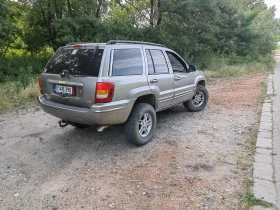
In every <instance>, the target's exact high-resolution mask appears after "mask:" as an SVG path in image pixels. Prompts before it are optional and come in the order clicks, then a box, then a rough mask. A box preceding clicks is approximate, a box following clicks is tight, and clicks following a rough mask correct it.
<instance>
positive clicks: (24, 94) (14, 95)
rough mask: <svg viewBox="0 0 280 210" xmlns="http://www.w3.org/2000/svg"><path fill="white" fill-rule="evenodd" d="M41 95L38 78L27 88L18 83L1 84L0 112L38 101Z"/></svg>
mask: <svg viewBox="0 0 280 210" xmlns="http://www.w3.org/2000/svg"><path fill="white" fill-rule="evenodd" d="M39 94H40V93H39V87H38V82H37V79H36V78H33V79H32V80H31V82H30V83H29V85H28V86H26V88H23V86H22V84H21V83H20V82H18V81H14V82H6V83H0V98H1V100H0V111H3V110H5V109H8V108H12V107H15V106H19V105H24V104H26V103H28V102H31V101H36V96H38V95H39Z"/></svg>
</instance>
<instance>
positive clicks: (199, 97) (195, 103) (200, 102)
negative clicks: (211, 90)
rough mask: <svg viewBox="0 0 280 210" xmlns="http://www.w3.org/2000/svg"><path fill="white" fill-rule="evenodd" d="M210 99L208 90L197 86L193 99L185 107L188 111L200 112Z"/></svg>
mask: <svg viewBox="0 0 280 210" xmlns="http://www.w3.org/2000/svg"><path fill="white" fill-rule="evenodd" d="M208 98H209V94H208V90H207V89H206V88H205V87H204V86H203V85H197V88H196V92H195V94H194V95H193V97H192V99H191V100H188V101H186V102H184V103H183V105H184V107H185V108H186V109H187V110H188V111H191V112H198V111H201V110H203V109H204V108H205V106H206V104H207V102H208Z"/></svg>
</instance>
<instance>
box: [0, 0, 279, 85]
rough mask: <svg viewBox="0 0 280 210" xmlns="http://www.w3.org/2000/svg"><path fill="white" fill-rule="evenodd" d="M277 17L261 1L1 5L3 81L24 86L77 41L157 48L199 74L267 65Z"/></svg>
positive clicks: (83, 0)
mask: <svg viewBox="0 0 280 210" xmlns="http://www.w3.org/2000/svg"><path fill="white" fill-rule="evenodd" d="M274 14H275V8H273V7H272V8H268V7H267V6H266V5H265V3H264V0H209V1H207V2H206V1H205V0H122V1H120V0H79V1H76V0H19V1H17V2H16V1H11V0H2V1H1V2H0V61H1V65H0V82H1V81H4V80H5V79H6V78H8V77H9V78H12V79H13V78H14V79H16V78H21V79H20V80H21V81H25V79H24V77H22V76H21V75H22V74H36V73H39V72H40V71H42V66H44V64H45V63H46V60H47V59H48V58H49V53H47V52H48V50H49V49H52V51H55V50H57V49H58V48H59V47H60V46H62V45H65V44H66V43H68V42H79V41H89V42H107V41H108V40H110V39H128V40H142V41H150V42H157V43H162V44H164V45H166V46H167V47H169V48H172V49H174V50H175V51H177V52H178V53H180V54H181V55H182V56H183V57H184V58H185V59H186V60H187V61H188V62H189V63H195V64H197V65H198V66H199V67H200V68H202V69H203V68H204V69H205V68H207V69H211V68H213V67H215V66H217V65H218V63H220V62H224V63H226V64H243V63H249V62H252V61H254V62H256V61H257V62H266V61H267V60H265V59H264V58H271V56H270V55H271V53H272V51H273V50H274V49H276V47H277V45H276V40H278V41H279V37H280V23H279V20H275V19H274ZM42 55H43V57H44V58H43V59H42ZM35 60H37V63H36V62H35ZM29 61H30V62H29ZM33 61H34V62H33ZM23 83H25V82H23Z"/></svg>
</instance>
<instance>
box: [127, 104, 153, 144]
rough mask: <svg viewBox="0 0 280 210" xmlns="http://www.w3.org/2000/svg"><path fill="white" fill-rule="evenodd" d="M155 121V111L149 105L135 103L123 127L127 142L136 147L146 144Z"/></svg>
mask: <svg viewBox="0 0 280 210" xmlns="http://www.w3.org/2000/svg"><path fill="white" fill-rule="evenodd" d="M156 120H157V118H156V112H155V109H154V108H153V107H152V106H151V105H150V104H146V103H136V104H135V105H134V107H133V109H132V111H131V113H130V115H129V117H128V120H127V121H126V123H125V125H124V133H125V136H126V138H127V140H128V142H130V143H132V144H135V145H136V146H143V145H145V144H147V143H148V142H149V141H150V140H151V139H152V137H153V134H154V131H155V128H156ZM141 130H142V131H141Z"/></svg>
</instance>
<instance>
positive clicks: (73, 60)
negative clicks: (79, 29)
mask: <svg viewBox="0 0 280 210" xmlns="http://www.w3.org/2000/svg"><path fill="white" fill-rule="evenodd" d="M102 55H103V49H96V50H95V49H64V48H62V49H60V50H58V51H57V52H56V53H55V55H54V56H53V57H52V58H51V60H50V61H49V63H48V64H47V67H46V72H47V73H51V74H60V72H61V71H63V70H68V71H69V74H73V75H85V76H94V77H97V76H98V74H99V69H100V63H101V59H102Z"/></svg>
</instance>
